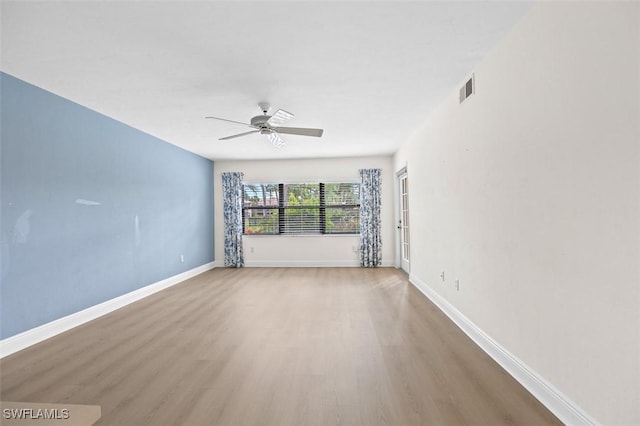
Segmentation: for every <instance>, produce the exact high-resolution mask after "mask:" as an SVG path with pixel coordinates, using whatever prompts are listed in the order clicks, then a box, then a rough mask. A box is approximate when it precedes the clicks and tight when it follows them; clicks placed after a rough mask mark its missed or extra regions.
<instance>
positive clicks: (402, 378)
mask: <svg viewBox="0 0 640 426" xmlns="http://www.w3.org/2000/svg"><path fill="white" fill-rule="evenodd" d="M0 374H1V380H2V381H1V395H0V397H1V399H2V400H3V401H26V402H48V403H68V404H91V405H100V406H101V407H102V418H101V420H100V421H99V422H98V423H97V424H100V425H143V424H152V425H165V424H167V425H171V424H177V425H253V424H255V425H258V424H260V425H329V424H331V425H333V424H343V425H381V424H385V425H422V424H428V425H503V424H509V425H546V424H561V423H560V422H559V421H558V420H557V419H556V418H555V417H553V415H551V414H550V413H549V412H548V411H547V410H546V409H545V408H544V407H543V406H542V405H541V404H540V403H539V402H537V401H536V400H535V399H534V398H533V397H532V396H531V395H530V394H528V393H527V391H526V390H524V389H523V388H522V387H521V386H520V385H519V384H518V383H517V382H515V380H513V379H512V378H511V377H510V376H509V375H508V374H507V373H505V372H504V371H503V370H502V369H501V368H500V367H498V366H497V365H496V364H495V363H494V362H493V361H492V360H491V359H490V358H489V357H488V356H487V355H486V354H484V352H482V351H481V350H480V349H479V348H478V347H476V346H475V344H474V343H473V342H471V340H469V339H468V338H467V337H466V336H465V335H464V334H463V333H462V332H461V331H459V330H458V329H457V328H456V326H455V325H453V323H451V322H450V321H449V320H448V319H447V318H446V317H445V316H444V315H443V314H442V313H441V312H440V311H439V310H438V309H437V308H436V307H435V306H434V305H433V304H431V302H429V301H428V299H426V298H425V297H424V296H423V295H422V294H421V293H419V292H418V291H417V290H416V289H415V288H413V286H412V285H411V284H410V283H409V282H408V280H407V277H406V275H405V274H404V273H402V272H399V271H397V270H395V269H391V268H378V269H361V268H291V269H285V268H265V269H259V268H245V269H214V270H212V271H209V272H206V273H204V274H202V275H199V276H197V277H195V278H193V279H191V280H188V281H185V282H184V283H182V284H179V285H177V286H174V287H172V288H170V289H167V290H165V291H162V292H160V293H157V294H155V295H153V296H151V297H148V298H146V299H143V300H141V301H139V302H137V303H135V304H132V305H129V306H127V307H125V308H122V309H120V310H118V311H116V312H113V313H111V314H109V315H107V316H105V317H102V318H99V319H97V320H95V321H92V322H90V323H88V324H85V325H83V326H81V327H78V328H76V329H73V330H71V331H69V332H67V333H64V334H62V335H60V336H57V337H54V338H52V339H49V340H48V341H45V342H42V343H40V344H38V345H35V346H32V347H30V348H28V349H25V350H23V351H21V352H19V353H16V354H14V355H11V356H9V357H6V358H5V359H3V360H1V361H0Z"/></svg>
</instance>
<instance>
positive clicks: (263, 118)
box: [251, 115, 271, 127]
mask: <svg viewBox="0 0 640 426" xmlns="http://www.w3.org/2000/svg"><path fill="white" fill-rule="evenodd" d="M270 118H271V116H270V115H256V116H255V117H253V118H252V119H251V125H252V126H256V127H262V126H264V125H266V122H267V121H268V120H269V119H270Z"/></svg>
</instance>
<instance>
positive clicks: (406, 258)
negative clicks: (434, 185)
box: [398, 170, 411, 273]
mask: <svg viewBox="0 0 640 426" xmlns="http://www.w3.org/2000/svg"><path fill="white" fill-rule="evenodd" d="M398 183H399V185H400V188H399V194H400V221H399V223H398V229H399V230H400V267H401V268H402V269H404V271H405V272H407V273H408V272H410V270H411V268H410V246H409V180H408V177H407V172H406V170H405V171H403V172H402V173H401V174H399V175H398Z"/></svg>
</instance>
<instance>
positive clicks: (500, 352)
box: [409, 274, 599, 426]
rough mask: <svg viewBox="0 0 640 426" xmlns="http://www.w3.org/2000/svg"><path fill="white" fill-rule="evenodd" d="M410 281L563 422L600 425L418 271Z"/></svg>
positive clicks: (591, 425) (411, 275)
mask: <svg viewBox="0 0 640 426" xmlns="http://www.w3.org/2000/svg"><path fill="white" fill-rule="evenodd" d="M409 281H410V282H411V283H412V284H413V285H414V286H415V287H416V288H417V289H418V290H420V292H422V293H423V294H424V295H425V296H427V298H429V299H430V300H431V301H432V302H433V303H434V304H435V305H436V306H437V307H438V308H439V309H440V310H441V311H442V312H444V314H445V315H447V316H448V317H449V318H450V319H451V320H452V321H453V322H454V323H455V324H456V325H457V326H458V327H459V328H460V329H461V330H462V331H463V332H464V333H465V334H467V336H469V337H470V338H471V340H473V341H474V342H475V343H476V344H477V345H478V346H480V348H481V349H482V350H483V351H485V352H486V353H487V354H488V355H489V356H490V357H491V358H493V359H494V360H495V361H496V362H497V363H498V364H500V366H501V367H502V368H504V369H505V370H506V371H507V372H508V373H509V374H511V376H513V378H515V379H516V380H517V381H518V382H520V384H521V385H522V386H524V387H525V388H526V389H527V390H528V391H529V392H530V393H531V394H532V395H533V396H534V397H535V398H537V399H538V400H539V401H540V402H541V403H542V404H543V405H544V406H545V407H547V408H548V409H549V411H551V412H552V413H553V414H554V415H555V416H556V417H558V418H559V419H560V420H561V421H562V422H563V423H565V424H567V425H584V426H598V425H599V423H598V422H597V421H596V420H595V419H593V418H592V417H591V416H589V415H588V414H587V413H586V412H585V411H584V410H582V409H581V408H580V407H578V406H577V405H576V404H575V403H574V402H573V401H571V400H570V399H569V398H567V397H566V396H565V395H563V394H562V392H560V391H559V390H558V389H556V388H555V387H553V385H551V384H550V383H549V382H547V381H546V380H545V379H544V378H543V377H542V376H540V375H539V374H538V373H536V372H535V371H533V370H532V369H531V368H529V367H528V366H527V365H526V364H525V363H524V362H522V361H521V360H520V359H518V358H517V357H516V356H515V355H513V354H512V353H510V352H509V351H508V350H507V349H505V348H504V347H503V346H501V345H500V344H499V343H498V342H496V341H495V340H493V339H492V338H491V337H490V336H489V335H487V334H486V333H485V332H484V331H482V330H481V329H480V328H479V327H478V326H477V325H475V324H474V323H473V322H472V321H471V320H470V319H469V318H467V317H466V316H464V315H463V314H462V313H461V312H460V311H458V310H457V309H456V308H455V307H454V306H453V305H451V304H450V303H449V302H448V301H447V300H446V299H444V298H443V297H442V296H440V295H439V294H438V293H437V292H435V291H434V290H433V289H432V288H431V287H429V286H428V285H427V284H426V283H425V282H424V281H422V280H421V279H420V278H418V277H417V276H415V275H414V274H410V275H409Z"/></svg>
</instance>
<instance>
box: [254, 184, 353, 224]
mask: <svg viewBox="0 0 640 426" xmlns="http://www.w3.org/2000/svg"><path fill="white" fill-rule="evenodd" d="M243 192H244V200H243V209H242V226H243V233H244V234H272V235H287V234H288V235H293V234H358V233H359V232H360V184H358V183H353V182H342V183H280V184H276V183H266V184H245V185H244V188H243Z"/></svg>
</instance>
